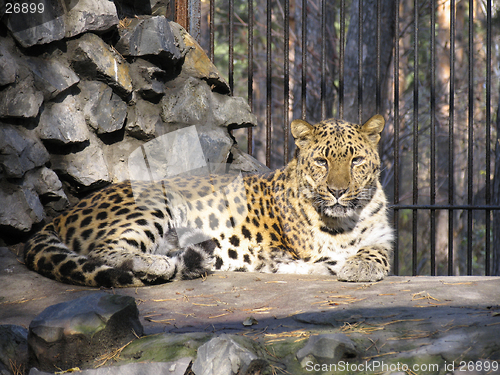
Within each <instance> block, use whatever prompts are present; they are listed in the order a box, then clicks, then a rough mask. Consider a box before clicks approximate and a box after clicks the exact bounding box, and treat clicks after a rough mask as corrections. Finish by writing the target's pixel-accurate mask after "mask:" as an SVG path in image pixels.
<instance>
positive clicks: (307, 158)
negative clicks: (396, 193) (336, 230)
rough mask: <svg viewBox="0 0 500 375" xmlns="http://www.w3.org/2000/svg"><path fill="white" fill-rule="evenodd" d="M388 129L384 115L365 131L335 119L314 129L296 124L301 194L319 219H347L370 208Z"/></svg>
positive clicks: (319, 124)
mask: <svg viewBox="0 0 500 375" xmlns="http://www.w3.org/2000/svg"><path fill="white" fill-rule="evenodd" d="M384 125H385V122H384V118H383V117H382V116H380V115H375V116H374V117H372V118H371V119H369V120H368V121H367V122H366V123H365V124H364V125H357V124H351V123H348V122H345V121H341V120H335V119H331V120H326V121H322V122H320V123H318V124H316V125H314V126H313V125H311V124H309V123H307V122H305V121H303V120H294V121H292V124H291V130H292V134H293V136H294V138H295V144H296V145H297V153H296V157H297V178H298V186H299V193H300V194H303V196H304V197H305V198H306V199H308V200H309V201H310V202H311V203H312V205H313V206H314V208H315V209H316V211H317V212H318V213H320V214H321V215H326V216H328V217H332V218H345V217H349V216H352V215H354V214H355V213H356V212H359V210H360V209H362V208H363V207H364V206H366V205H367V204H368V202H370V200H371V199H372V197H373V196H374V194H375V192H376V190H377V188H378V186H379V185H378V179H379V174H380V158H379V155H378V149H377V145H378V142H379V140H380V133H381V132H382V130H383V129H384Z"/></svg>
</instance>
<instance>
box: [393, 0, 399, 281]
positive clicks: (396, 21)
mask: <svg viewBox="0 0 500 375" xmlns="http://www.w3.org/2000/svg"><path fill="white" fill-rule="evenodd" d="M394 8H395V9H394V28H395V30H396V31H395V33H394V38H395V39H396V40H395V41H394V205H395V206H397V205H398V204H399V0H396V4H395V6H394ZM394 230H395V232H396V236H395V241H394V261H393V263H394V266H393V272H394V274H395V275H399V236H398V235H397V234H398V233H399V210H398V209H395V210H394Z"/></svg>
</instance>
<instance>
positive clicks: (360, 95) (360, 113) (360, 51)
mask: <svg viewBox="0 0 500 375" xmlns="http://www.w3.org/2000/svg"><path fill="white" fill-rule="evenodd" d="M358 1H359V18H358V28H359V34H358V124H361V123H362V121H363V0H358Z"/></svg>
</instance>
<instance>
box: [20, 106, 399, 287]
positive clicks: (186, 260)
mask: <svg viewBox="0 0 500 375" xmlns="http://www.w3.org/2000/svg"><path fill="white" fill-rule="evenodd" d="M384 126H385V121H384V118H383V117H382V116H381V115H375V116H373V117H372V118H370V119H369V120H368V121H366V122H365V123H364V124H362V125H360V124H354V123H350V122H346V121H344V120H339V119H329V120H323V121H321V122H319V123H317V124H315V125H311V124H310V123H308V122H307V121H305V120H301V119H298V120H294V121H292V122H291V124H290V130H291V133H292V136H293V137H294V141H295V145H296V148H295V154H294V156H293V157H292V159H291V161H290V162H289V163H288V164H286V165H285V166H284V167H283V168H281V169H276V170H274V171H270V172H267V173H260V174H248V175H242V174H241V173H239V174H238V173H236V174H230V173H229V174H221V175H211V174H208V175H205V176H197V175H176V176H173V177H171V178H168V179H162V180H158V181H151V180H147V181H134V180H127V181H123V182H117V183H114V184H110V185H108V186H107V187H105V188H103V189H102V190H98V191H96V192H94V193H93V194H91V195H89V196H88V197H86V198H83V199H82V200H80V201H79V202H78V203H77V204H76V205H75V206H73V207H72V208H70V209H69V210H67V211H66V212H65V213H63V214H61V215H60V216H58V217H56V218H54V219H53V220H52V221H51V222H49V223H48V224H46V225H45V226H44V227H43V228H42V229H41V230H40V231H39V232H37V233H35V234H34V235H33V236H32V237H31V238H30V239H29V240H28V241H27V242H26V244H25V249H24V260H25V264H26V266H27V267H28V268H29V269H31V270H33V271H36V272H38V273H39V274H41V275H43V276H45V277H48V278H51V279H54V280H56V281H59V282H63V283H68V284H76V285H82V286H88V287H99V288H114V287H134V286H150V285H157V284H163V283H167V282H170V281H174V280H186V279H194V278H199V277H204V276H205V275H208V274H212V273H215V272H218V271H239V272H267V273H279V274H285V273H288V274H290V273H291V274H312V275H330V276H332V279H333V280H337V281H345V282H376V281H379V280H382V279H383V278H384V277H385V276H387V275H388V274H389V272H390V270H391V256H392V243H393V230H392V228H391V225H390V223H389V216H388V207H387V205H388V203H387V199H386V196H385V194H384V191H383V188H382V185H381V182H380V170H381V161H380V156H379V152H378V147H379V146H378V144H379V140H380V137H381V132H382V130H383V129H384ZM187 157H189V156H188V155H187Z"/></svg>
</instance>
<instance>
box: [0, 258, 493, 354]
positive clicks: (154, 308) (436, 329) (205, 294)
mask: <svg viewBox="0 0 500 375" xmlns="http://www.w3.org/2000/svg"><path fill="white" fill-rule="evenodd" d="M0 265H1V266H0V324H17V325H25V326H27V325H29V322H30V321H31V320H32V319H33V318H34V317H35V316H36V315H37V314H38V313H40V312H41V311H42V310H43V309H44V308H46V307H47V306H50V305H52V304H55V303H58V302H62V301H68V300H70V299H74V298H76V297H79V296H82V295H86V294H89V293H93V292H95V289H92V288H85V287H75V286H70V285H64V284H60V283H57V282H54V281H52V280H49V279H46V278H44V277H42V276H40V275H38V274H35V273H33V272H31V271H28V270H27V269H26V268H25V267H24V266H23V265H22V264H21V263H20V262H18V260H16V258H15V257H14V256H13V254H12V253H11V252H9V250H7V249H3V250H1V251H0ZM499 290H500V277H478V276H470V277H446V276H437V277H427V276H423V277H400V276H390V277H388V278H386V279H385V280H383V281H380V282H377V283H344V282H338V281H337V280H336V279H335V278H332V277H326V276H313V275H276V274H260V273H215V274H213V275H210V276H208V277H207V278H203V279H196V280H189V281H182V282H173V283H169V284H164V285H159V286H154V287H144V288H136V289H120V290H116V289H115V290H113V291H109V293H119V294H123V295H128V296H133V297H134V298H136V300H137V301H138V307H139V311H140V318H141V323H142V325H143V326H144V330H145V333H146V334H148V335H150V334H155V333H163V332H169V333H187V332H207V333H212V334H216V335H220V334H223V333H230V334H238V335H244V336H247V337H252V338H254V339H255V340H262V341H263V342H265V343H266V345H271V344H272V345H275V346H276V345H279V344H280V343H281V342H286V340H290V339H291V340H293V342H295V341H296V342H298V343H300V344H301V345H302V346H303V345H305V343H306V341H305V340H307V339H308V338H309V337H311V336H312V335H316V334H332V333H343V334H345V335H347V336H348V337H349V338H350V339H352V340H353V341H354V342H355V344H356V347H357V349H358V350H359V351H360V353H361V359H363V360H372V361H373V360H376V359H382V360H385V361H388V360H390V359H393V360H399V359H401V360H403V359H404V358H405V356H406V357H412V358H424V357H425V358H431V357H432V358H435V357H436V356H437V357H439V358H441V359H440V361H441V362H442V361H444V360H446V361H450V360H452V359H454V360H455V361H457V360H460V358H473V359H474V360H479V359H491V360H497V361H498V360H500V343H499V342H498V336H499V334H500V294H499V293H498V291H499ZM249 317H253V318H254V320H252V325H250V326H248V325H246V326H245V325H243V322H244V321H246V320H247V318H249ZM247 322H248V320H247ZM302 341H303V342H302ZM296 345H297V344H296ZM276 350H277V352H278V351H279V347H278V346H276ZM443 358H444V359H443ZM448 363H449V362H448Z"/></svg>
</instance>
